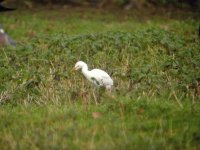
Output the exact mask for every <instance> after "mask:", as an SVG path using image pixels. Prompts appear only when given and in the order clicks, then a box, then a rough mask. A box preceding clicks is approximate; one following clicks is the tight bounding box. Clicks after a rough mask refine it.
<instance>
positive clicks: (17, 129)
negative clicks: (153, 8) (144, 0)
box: [0, 9, 200, 149]
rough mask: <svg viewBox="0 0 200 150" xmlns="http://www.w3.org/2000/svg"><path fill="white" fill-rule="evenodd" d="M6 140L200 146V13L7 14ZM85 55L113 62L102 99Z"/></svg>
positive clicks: (96, 63)
mask: <svg viewBox="0 0 200 150" xmlns="http://www.w3.org/2000/svg"><path fill="white" fill-rule="evenodd" d="M0 22H1V23H2V24H3V25H4V27H5V30H6V31H8V33H9V35H11V36H12V37H13V38H14V39H16V40H17V41H18V46H17V47H1V48H0V69H1V71H0V83H1V84H0V94H1V95H0V104H1V106H0V116H1V117H0V147H1V149H199V148H200V145H199V143H200V136H199V135H200V132H199V131H200V119H199V118H200V108H199V98H200V94H199V82H200V81H199V77H200V61H199V60H200V43H199V39H198V34H197V28H198V24H199V22H198V21H197V20H195V19H192V18H188V19H185V20H175V19H170V18H167V17H164V18H162V16H157V17H156V16H154V17H151V18H148V19H146V18H145V19H144V20H143V19H138V18H136V17H135V15H134V13H130V12H129V13H122V14H121V15H117V14H116V13H114V12H113V13H111V12H108V11H105V12H103V11H100V10H94V9H91V10H87V11H86V10H79V9H75V10H69V11H66V10H65V11H55V10H46V11H44V10H41V11H21V12H16V13H15V15H12V14H4V15H2V17H1V18H0ZM78 60H83V61H85V62H87V63H88V65H89V67H90V68H91V69H92V68H101V69H104V70H106V71H107V72H108V73H109V74H110V75H111V76H112V78H113V79H114V89H113V92H112V95H108V94H107V93H102V97H101V101H100V103H99V104H98V105H96V104H95V101H94V95H93V94H92V91H93V86H91V84H90V83H88V82H87V81H86V80H85V79H84V78H83V77H82V75H81V73H80V72H76V73H73V72H71V69H72V68H73V66H74V64H75V63H76V61H78Z"/></svg>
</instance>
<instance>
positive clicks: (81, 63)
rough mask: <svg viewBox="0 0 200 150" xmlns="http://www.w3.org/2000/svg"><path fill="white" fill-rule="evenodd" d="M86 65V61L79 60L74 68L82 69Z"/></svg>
mask: <svg viewBox="0 0 200 150" xmlns="http://www.w3.org/2000/svg"><path fill="white" fill-rule="evenodd" d="M84 67H87V64H86V63H84V62H83V61H78V62H77V63H76V64H75V66H74V68H73V70H79V69H82V68H84Z"/></svg>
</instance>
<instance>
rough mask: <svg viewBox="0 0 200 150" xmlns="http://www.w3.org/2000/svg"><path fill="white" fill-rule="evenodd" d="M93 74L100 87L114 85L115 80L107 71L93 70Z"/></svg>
mask: <svg viewBox="0 0 200 150" xmlns="http://www.w3.org/2000/svg"><path fill="white" fill-rule="evenodd" d="M91 72H92V74H93V75H94V78H95V79H96V80H97V81H98V82H99V84H100V85H113V80H112V79H111V77H110V76H109V75H108V74H107V73H106V72H105V71H103V70H100V69H93V70H91Z"/></svg>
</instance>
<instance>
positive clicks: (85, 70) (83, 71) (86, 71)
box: [82, 66, 90, 78]
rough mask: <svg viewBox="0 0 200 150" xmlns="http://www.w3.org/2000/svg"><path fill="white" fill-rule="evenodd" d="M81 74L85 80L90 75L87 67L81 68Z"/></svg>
mask: <svg viewBox="0 0 200 150" xmlns="http://www.w3.org/2000/svg"><path fill="white" fill-rule="evenodd" d="M82 73H83V75H84V76H85V77H86V78H87V77H88V75H89V74H90V71H89V70H88V67H87V66H85V67H83V68H82Z"/></svg>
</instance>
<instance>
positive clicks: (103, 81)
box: [74, 61, 113, 90]
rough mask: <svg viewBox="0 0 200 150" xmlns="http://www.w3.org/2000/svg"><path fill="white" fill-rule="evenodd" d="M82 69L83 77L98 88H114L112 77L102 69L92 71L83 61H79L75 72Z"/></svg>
mask: <svg viewBox="0 0 200 150" xmlns="http://www.w3.org/2000/svg"><path fill="white" fill-rule="evenodd" d="M79 69H81V71H82V73H83V75H84V76H85V77H86V79H88V80H89V81H90V82H92V83H93V84H94V85H95V86H97V87H105V88H106V89H109V90H111V88H112V86H113V80H112V79H111V77H110V76H109V75H108V74H107V73H106V72H105V71H103V70H101V69H92V70H90V71H89V70H88V66H87V64H86V63H85V62H83V61H78V62H77V63H76V64H75V67H74V70H79Z"/></svg>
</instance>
